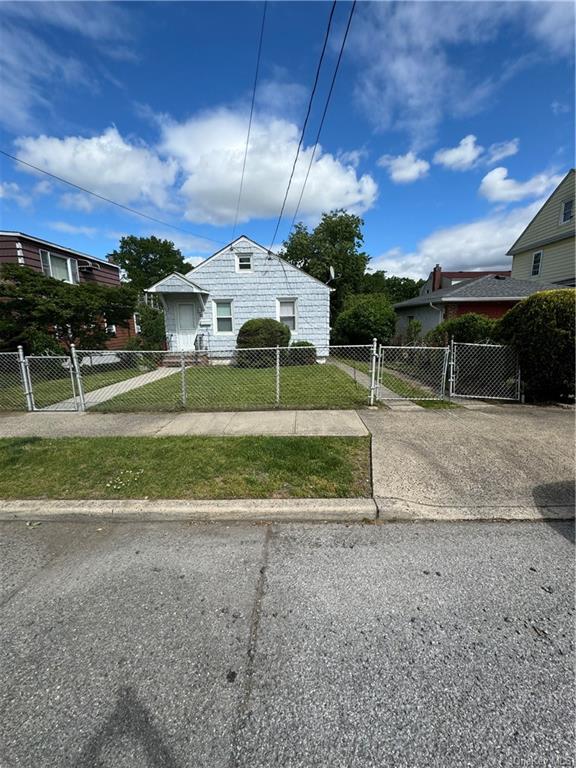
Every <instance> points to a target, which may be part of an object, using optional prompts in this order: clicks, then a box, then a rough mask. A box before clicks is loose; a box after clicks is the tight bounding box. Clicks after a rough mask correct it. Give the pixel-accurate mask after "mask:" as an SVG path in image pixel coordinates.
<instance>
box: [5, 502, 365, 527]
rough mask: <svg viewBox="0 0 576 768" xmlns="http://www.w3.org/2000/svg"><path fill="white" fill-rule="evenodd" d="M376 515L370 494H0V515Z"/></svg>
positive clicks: (147, 518) (306, 518)
mask: <svg viewBox="0 0 576 768" xmlns="http://www.w3.org/2000/svg"><path fill="white" fill-rule="evenodd" d="M376 516H377V507H376V503H375V502H374V499H367V498H360V499H235V500H228V499H226V500H220V501H212V500H207V499H199V500H191V499H190V500H188V499H186V500H183V499H176V500H171V499H117V500H115V499H111V500H100V499H99V500H93V499H91V500H82V499H74V500H59V499H54V500H51V499H41V500H40V499H17V500H13V501H7V500H0V521H2V522H7V521H10V520H38V521H46V520H61V521H84V520H90V519H97V520H112V521H114V522H139V521H140V522H171V521H197V522H200V521H203V522H207V521H208V522H216V521H223V522H231V521H240V520H244V521H250V522H258V521H266V522H315V521H317V522H320V521H322V522H361V521H362V520H370V521H373V520H375V519H376Z"/></svg>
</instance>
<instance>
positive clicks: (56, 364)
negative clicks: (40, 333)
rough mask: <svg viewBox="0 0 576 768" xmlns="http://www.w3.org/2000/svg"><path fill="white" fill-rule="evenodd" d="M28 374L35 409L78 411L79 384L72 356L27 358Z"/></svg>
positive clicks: (29, 390) (31, 401)
mask: <svg viewBox="0 0 576 768" xmlns="http://www.w3.org/2000/svg"><path fill="white" fill-rule="evenodd" d="M25 371H26V377H27V383H28V393H27V394H28V396H29V403H30V406H31V407H32V410H34V411H77V410H78V382H77V378H76V375H75V371H74V367H73V363H72V360H71V358H70V357H68V356H66V355H50V356H48V355H28V356H27V357H26V360H25Z"/></svg>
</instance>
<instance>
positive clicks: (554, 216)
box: [508, 169, 576, 285]
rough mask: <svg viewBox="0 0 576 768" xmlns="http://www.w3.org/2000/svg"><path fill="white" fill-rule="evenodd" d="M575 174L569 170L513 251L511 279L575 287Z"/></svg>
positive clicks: (510, 251) (509, 253) (510, 253)
mask: <svg viewBox="0 0 576 768" xmlns="http://www.w3.org/2000/svg"><path fill="white" fill-rule="evenodd" d="M574 189H575V173H574V169H572V170H571V171H570V172H569V173H568V174H567V175H566V177H565V178H564V179H563V180H562V181H561V182H560V184H559V185H558V187H557V188H556V189H555V190H554V192H553V193H552V195H551V196H550V197H549V198H548V200H547V201H546V202H545V203H544V205H543V206H542V208H541V209H540V210H539V211H538V213H537V214H536V216H535V217H534V218H533V219H532V221H531V222H530V224H528V226H527V227H526V229H525V230H524V232H523V233H522V234H521V235H520V237H519V238H518V240H516V242H515V243H514V245H513V246H512V248H510V250H509V251H508V255H509V256H512V257H513V258H512V277H514V278H516V279H518V280H537V281H540V282H542V281H545V282H548V283H556V284H557V285H576V252H575V242H576V240H575V221H576V218H575V215H576V210H575V209H576V202H575V199H574V198H575V194H574Z"/></svg>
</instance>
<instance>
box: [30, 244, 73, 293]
mask: <svg viewBox="0 0 576 768" xmlns="http://www.w3.org/2000/svg"><path fill="white" fill-rule="evenodd" d="M38 253H39V255H40V266H41V269H42V272H43V273H44V274H45V275H47V277H51V278H53V279H54V280H59V281H60V282H61V283H68V285H79V283H80V272H79V270H78V262H77V261H76V259H72V258H71V257H70V256H63V255H62V254H60V253H52V251H47V250H46V249H45V248H39V249H38ZM53 258H54V259H61V260H62V261H65V262H66V269H67V272H68V279H67V280H61V279H60V278H59V277H54V274H53V269H52V259H53ZM46 267H47V268H48V273H47V272H46Z"/></svg>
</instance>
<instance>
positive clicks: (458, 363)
mask: <svg viewBox="0 0 576 768" xmlns="http://www.w3.org/2000/svg"><path fill="white" fill-rule="evenodd" d="M450 368H451V370H450V397H464V398H479V399H482V400H520V368H519V365H518V356H517V354H516V352H515V350H514V349H512V348H511V347H506V346H502V345H499V344H465V343H463V342H453V343H452V345H451V358H450Z"/></svg>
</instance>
